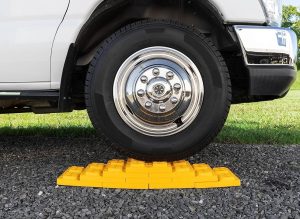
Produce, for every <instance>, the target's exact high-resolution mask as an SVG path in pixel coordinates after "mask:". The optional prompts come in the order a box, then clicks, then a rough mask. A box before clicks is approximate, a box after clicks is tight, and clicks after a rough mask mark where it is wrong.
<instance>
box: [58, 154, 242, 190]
mask: <svg viewBox="0 0 300 219" xmlns="http://www.w3.org/2000/svg"><path fill="white" fill-rule="evenodd" d="M57 185H61V186H84V187H97V188H121V189H175V188H218V187H232V186H240V185H241V181H240V179H239V178H238V177H237V176H236V175H234V173H232V172H231V171H230V170H229V169H228V168H226V167H217V168H211V167H210V166H209V165H207V164H190V163H189V162H188V161H184V160H182V161H176V162H152V163H147V162H143V161H138V160H133V159H128V160H127V162H126V161H124V160H110V161H109V162H108V163H107V164H104V163H91V164H89V165H88V166H87V167H86V168H84V167H77V166H73V167H69V168H68V169H67V170H66V171H65V172H64V173H63V174H62V175H61V176H59V177H58V179H57Z"/></svg>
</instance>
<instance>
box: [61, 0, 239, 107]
mask: <svg viewBox="0 0 300 219" xmlns="http://www.w3.org/2000/svg"><path fill="white" fill-rule="evenodd" d="M143 19H165V20H174V21H176V22H179V23H182V24H185V25H192V26H194V27H196V28H198V29H199V30H200V32H202V33H204V34H205V35H206V36H208V37H210V38H211V40H212V42H213V43H214V44H215V46H216V47H217V49H218V50H219V51H221V52H222V51H224V52H225V53H226V52H228V51H229V53H231V51H236V52H238V51H239V47H238V44H237V43H236V42H237V40H236V38H235V34H234V33H233V31H232V30H231V28H230V27H228V26H226V25H224V21H223V18H222V15H221V14H220V12H219V11H218V9H217V8H216V7H215V6H214V5H213V4H212V3H210V1H202V0H189V1H186V0H166V1H160V0H145V1H138V0H104V1H102V2H101V3H100V4H99V5H98V6H97V7H96V8H95V10H94V11H93V12H92V13H91V16H90V17H89V19H87V21H86V22H85V24H84V25H83V26H82V27H81V29H80V31H79V34H78V35H77V38H76V41H75V42H74V43H73V44H72V45H71V46H70V50H69V55H70V56H71V57H72V58H71V60H70V59H67V60H66V62H65V65H64V71H63V75H62V80H61V86H60V90H61V95H60V97H61V101H60V103H61V106H64V105H65V103H64V102H65V101H64V100H66V99H67V100H70V99H71V98H72V99H73V102H74V99H75V98H74V97H76V100H75V102H76V103H75V105H76V106H77V108H78V105H79V108H82V107H84V101H83V94H84V92H83V88H84V78H85V75H86V72H87V66H88V65H89V63H90V61H91V60H92V59H93V57H94V54H95V52H96V51H97V48H98V46H99V44H100V43H101V42H102V41H103V40H104V39H105V38H107V37H108V36H110V35H111V34H113V33H114V32H115V31H117V30H118V29H120V28H121V27H122V26H125V25H127V24H129V23H132V22H134V21H137V20H143ZM218 33H222V34H218ZM70 53H72V54H70ZM69 102H70V101H68V103H67V105H68V104H69ZM76 106H75V108H76ZM63 108H65V107H63ZM67 108H69V109H70V107H67Z"/></svg>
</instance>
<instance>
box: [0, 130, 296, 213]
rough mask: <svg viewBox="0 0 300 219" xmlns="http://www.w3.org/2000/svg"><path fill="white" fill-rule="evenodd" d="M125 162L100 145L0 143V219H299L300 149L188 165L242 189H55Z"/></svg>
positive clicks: (261, 150)
mask: <svg viewBox="0 0 300 219" xmlns="http://www.w3.org/2000/svg"><path fill="white" fill-rule="evenodd" d="M113 158H124V157H122V156H121V155H120V154H118V153H116V152H115V151H114V150H113V149H111V148H110V147H109V146H107V144H106V143H105V142H103V141H102V140H101V139H81V138H79V139H67V138H39V137H4V136H0V174H1V175H0V177H1V178H0V218H24V217H26V218H38V217H41V218H46V217H50V218H53V217H55V218H71V217H78V218H82V217H95V218H99V217H102V218H120V217H122V218H123V217H124V218H132V217H133V218H138V217H144V218H149V217H152V218H157V217H160V218H197V217H200V218H263V217H266V218H300V145H298V146H297V145H294V146H292V145H291V146H264V145H261V146H251V145H218V144H212V145H211V146H209V147H208V148H207V149H205V150H204V151H202V152H201V153H199V154H198V155H196V156H194V157H192V158H191V159H190V161H191V162H193V163H196V162H197V163H200V162H205V163H208V164H210V165H211V166H223V165H225V166H227V167H229V168H231V169H232V170H233V171H234V172H235V173H236V174H237V175H239V176H240V178H241V179H242V186H241V187H240V188H226V189H206V190H196V189H191V190H156V191H151V190H148V191H143V190H138V191H133V190H119V189H116V190H113V189H112V190H110V189H93V188H71V187H58V186H56V184H55V182H56V177H57V176H58V175H59V174H60V173H61V172H62V171H63V170H65V169H66V168H67V167H68V166H71V165H83V166H85V165H87V164H88V163H90V162H106V161H107V160H110V159H113Z"/></svg>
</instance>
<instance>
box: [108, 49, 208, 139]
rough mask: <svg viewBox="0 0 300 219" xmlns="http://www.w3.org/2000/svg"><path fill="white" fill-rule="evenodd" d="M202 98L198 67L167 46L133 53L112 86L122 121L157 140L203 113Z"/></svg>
mask: <svg viewBox="0 0 300 219" xmlns="http://www.w3.org/2000/svg"><path fill="white" fill-rule="evenodd" d="M203 95H204V87H203V81H202V77H201V74H200V72H199V70H198V68H197V67H196V65H195V64H194V63H193V62H192V61H191V60H190V59H189V58H188V57H187V56H186V55H184V54H183V53H181V52H179V51H177V50H175V49H171V48H168V47H149V48H146V49H143V50H140V51H138V52H136V53H134V54H133V55H132V56H130V57H129V58H128V59H127V60H125V62H124V63H123V64H122V66H121V67H120V68H119V70H118V72H117V75H116V78H115V81H114V87H113V97H114V103H115V106H116V109H117V111H118V113H119V115H120V116H121V118H122V119H123V121H124V122H125V123H126V124H127V125H129V126H130V127H131V128H133V129H134V130H136V131H138V132H139V133H142V134H144V135H149V136H157V137H162V136H169V135H173V134H176V133H178V132H180V131H182V130H184V129H185V128H187V127H188V126H189V125H190V124H191V123H192V122H193V121H194V119H195V118H196V116H197V115H198V113H199V111H200V108H201V105H202V101H203Z"/></svg>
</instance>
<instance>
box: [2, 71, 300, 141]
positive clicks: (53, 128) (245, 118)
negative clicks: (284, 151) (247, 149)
mask: <svg viewBox="0 0 300 219" xmlns="http://www.w3.org/2000/svg"><path fill="white" fill-rule="evenodd" d="M299 74H300V72H299ZM20 135H22V136H49V137H57V136H58V137H94V136H95V135H96V134H95V130H94V129H93V127H92V125H91V123H90V121H89V119H88V116H87V113H86V111H76V112H73V113H64V114H49V115H35V114H32V113H25V114H7V115H0V136H20ZM216 142H222V143H247V144H300V78H299V77H298V79H297V81H296V83H295V84H294V86H293V88H292V90H291V91H290V92H289V94H288V95H287V96H286V97H285V98H282V99H278V100H274V101H269V102H260V103H249V104H240V105H233V106H232V107H231V110H230V114H229V117H228V120H227V122H226V124H225V127H224V129H223V130H222V132H221V133H220V135H219V136H218V138H217V139H216Z"/></svg>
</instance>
